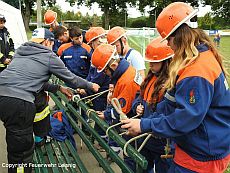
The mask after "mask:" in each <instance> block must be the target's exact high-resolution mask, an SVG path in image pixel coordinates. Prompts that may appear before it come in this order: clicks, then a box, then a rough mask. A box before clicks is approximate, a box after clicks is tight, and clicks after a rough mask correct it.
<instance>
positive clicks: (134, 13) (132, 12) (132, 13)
mask: <svg viewBox="0 0 230 173" xmlns="http://www.w3.org/2000/svg"><path fill="white" fill-rule="evenodd" d="M56 1H57V4H58V5H59V6H60V7H61V9H62V11H63V12H66V11H68V10H69V11H74V12H78V11H80V12H81V13H82V14H83V15H85V14H86V13H87V12H88V13H89V15H90V16H92V15H93V14H97V15H98V16H101V15H102V12H101V9H100V8H99V6H98V4H96V3H94V4H93V5H92V7H91V9H89V8H87V7H85V6H80V7H79V6H77V5H75V6H73V7H71V6H70V5H69V3H68V2H65V0H56ZM210 11H211V7H210V6H205V7H202V6H200V7H199V12H198V17H200V16H204V15H205V14H206V13H207V12H210ZM128 15H129V17H131V18H136V17H140V16H141V15H142V14H141V13H140V12H139V11H138V10H137V9H136V8H128ZM145 15H146V16H147V15H148V13H145Z"/></svg>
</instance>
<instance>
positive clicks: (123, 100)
mask: <svg viewBox="0 0 230 173" xmlns="http://www.w3.org/2000/svg"><path fill="white" fill-rule="evenodd" d="M118 100H119V103H120V105H121V108H123V107H125V105H126V100H125V99H124V98H119V99H118Z"/></svg>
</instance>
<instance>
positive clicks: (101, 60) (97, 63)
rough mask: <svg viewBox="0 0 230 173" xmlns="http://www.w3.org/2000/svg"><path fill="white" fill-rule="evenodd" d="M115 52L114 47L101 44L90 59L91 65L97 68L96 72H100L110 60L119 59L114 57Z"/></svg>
mask: <svg viewBox="0 0 230 173" xmlns="http://www.w3.org/2000/svg"><path fill="white" fill-rule="evenodd" d="M116 51H117V50H116V47H115V46H112V45H110V44H101V45H100V46H98V47H97V48H96V49H95V50H94V52H93V55H92V59H91V62H92V65H93V66H94V67H96V68H97V71H98V72H102V71H103V70H104V69H105V67H106V66H107V65H108V63H109V61H110V60H111V59H112V58H114V59H118V58H119V56H114V55H115V53H116Z"/></svg>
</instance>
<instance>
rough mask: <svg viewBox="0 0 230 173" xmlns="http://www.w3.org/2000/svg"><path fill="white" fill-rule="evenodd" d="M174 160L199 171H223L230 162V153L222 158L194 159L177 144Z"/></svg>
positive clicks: (200, 172) (215, 172)
mask: <svg viewBox="0 0 230 173" xmlns="http://www.w3.org/2000/svg"><path fill="white" fill-rule="evenodd" d="M174 162H175V163H176V164H178V165H180V166H182V167H184V168H187V169H189V170H192V171H195V172H198V173H223V172H224V171H225V170H226V169H227V167H228V164H229V162H230V154H229V155H228V156H227V157H225V158H223V159H220V160H214V161H207V162H201V161H198V160H195V159H193V158H192V157H190V156H189V155H188V154H187V153H185V152H184V151H183V150H182V149H180V148H179V147H178V146H176V150H175V156H174Z"/></svg>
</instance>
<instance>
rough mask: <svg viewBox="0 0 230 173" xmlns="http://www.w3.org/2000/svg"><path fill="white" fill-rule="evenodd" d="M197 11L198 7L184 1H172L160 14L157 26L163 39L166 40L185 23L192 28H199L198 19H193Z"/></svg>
mask: <svg viewBox="0 0 230 173" xmlns="http://www.w3.org/2000/svg"><path fill="white" fill-rule="evenodd" d="M197 13H198V9H195V10H194V9H193V8H192V7H191V6H190V5H188V4H186V3H184V2H174V3H171V4H169V5H168V6H167V7H166V8H164V9H163V11H162V12H161V13H160V14H159V16H158V18H157V21H156V28H157V30H158V32H159V33H160V35H161V37H162V38H163V40H165V39H167V38H168V37H169V36H170V35H171V34H172V33H173V32H174V31H175V30H176V29H177V28H179V27H180V26H181V25H182V24H183V23H186V24H187V25H188V26H190V27H191V28H197V21H192V19H194V17H195V16H196V15H197ZM163 40H162V41H163Z"/></svg>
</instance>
